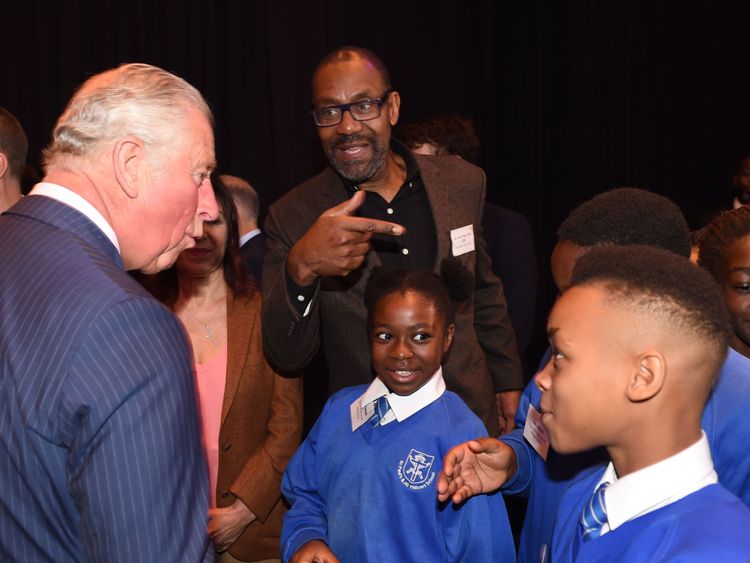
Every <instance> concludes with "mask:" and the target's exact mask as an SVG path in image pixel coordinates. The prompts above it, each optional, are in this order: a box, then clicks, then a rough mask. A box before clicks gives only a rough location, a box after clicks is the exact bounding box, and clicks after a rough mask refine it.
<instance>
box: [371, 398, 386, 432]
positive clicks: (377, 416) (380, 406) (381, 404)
mask: <svg viewBox="0 0 750 563" xmlns="http://www.w3.org/2000/svg"><path fill="white" fill-rule="evenodd" d="M374 404H375V412H374V413H373V415H372V416H371V417H370V424H372V426H373V428H374V427H376V426H379V425H380V423H381V422H382V421H383V417H384V416H385V415H386V414H387V413H388V411H389V410H391V406H390V405H389V404H388V399H386V398H385V395H383V396H382V397H379V398H378V399H377V400H376V401H374Z"/></svg>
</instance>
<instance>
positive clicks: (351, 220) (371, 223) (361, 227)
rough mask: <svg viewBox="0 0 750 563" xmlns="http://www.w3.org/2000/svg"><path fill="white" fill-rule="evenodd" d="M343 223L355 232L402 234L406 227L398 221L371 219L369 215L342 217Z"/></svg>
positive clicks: (344, 226)
mask: <svg viewBox="0 0 750 563" xmlns="http://www.w3.org/2000/svg"><path fill="white" fill-rule="evenodd" d="M341 225H342V226H343V228H344V229H346V230H348V231H352V232H355V233H378V234H381V235H392V236H400V235H403V234H404V233H405V232H406V228H405V227H404V226H403V225H399V224H398V223H391V222H390V221H381V220H380V219H370V218H369V217H342V218H341Z"/></svg>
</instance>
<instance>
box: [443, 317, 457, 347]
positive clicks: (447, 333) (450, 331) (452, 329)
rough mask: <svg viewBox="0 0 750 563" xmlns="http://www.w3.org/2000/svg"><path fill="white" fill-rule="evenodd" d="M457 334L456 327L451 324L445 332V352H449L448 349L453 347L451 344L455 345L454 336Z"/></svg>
mask: <svg viewBox="0 0 750 563" xmlns="http://www.w3.org/2000/svg"><path fill="white" fill-rule="evenodd" d="M455 333H456V325H454V324H452V323H451V324H449V325H448V329H447V330H446V331H445V346H444V348H445V352H447V351H448V348H450V347H451V344H452V343H453V335H454V334H455Z"/></svg>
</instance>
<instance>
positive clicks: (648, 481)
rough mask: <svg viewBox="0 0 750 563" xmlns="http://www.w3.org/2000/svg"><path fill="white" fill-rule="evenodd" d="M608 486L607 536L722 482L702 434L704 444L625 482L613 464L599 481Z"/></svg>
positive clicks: (641, 470)
mask: <svg viewBox="0 0 750 563" xmlns="http://www.w3.org/2000/svg"><path fill="white" fill-rule="evenodd" d="M604 482H609V483H612V484H611V485H610V486H609V487H607V489H606V490H605V491H604V504H605V506H606V507H607V525H605V526H604V529H603V530H602V533H603V534H604V533H606V532H608V531H611V530H615V529H617V528H618V527H619V526H621V525H623V524H624V523H625V522H628V521H630V520H633V519H635V518H638V517H639V516H643V515H644V514H648V513H649V512H652V511H654V510H657V509H659V508H662V507H664V506H667V505H668V504H672V503H673V502H677V501H678V500H680V499H681V498H684V497H686V496H688V495H689V494H691V493H694V492H696V491H698V490H700V489H702V488H703V487H707V486H708V485H712V484H714V483H717V482H718V478H717V475H716V471H714V464H713V460H712V459H711V450H710V448H709V446H708V439H707V438H706V434H705V432H703V431H701V438H700V440H698V441H697V442H695V443H694V444H693V445H692V446H690V447H688V448H686V449H684V450H682V451H681V452H679V453H677V454H675V455H673V456H672V457H668V458H667V459H664V460H662V461H660V462H658V463H655V464H654V465H649V466H648V467H644V468H643V469H640V470H638V471H635V472H634V473H630V474H629V475H626V476H625V477H623V478H621V479H618V478H617V475H616V473H615V468H614V465H613V464H612V462H610V463H609V465H608V466H607V469H606V470H605V471H604V475H603V476H602V478H601V479H600V480H599V483H604ZM598 486H599V484H597V487H598Z"/></svg>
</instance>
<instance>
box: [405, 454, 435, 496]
mask: <svg viewBox="0 0 750 563" xmlns="http://www.w3.org/2000/svg"><path fill="white" fill-rule="evenodd" d="M434 461H435V456H434V455H429V454H426V453H424V452H420V451H419V450H415V449H414V448H412V449H411V451H410V452H409V455H408V456H407V458H406V459H402V460H400V461H399V462H398V468H397V470H396V472H397V473H398V478H399V481H401V484H402V485H403V486H404V487H407V488H409V489H412V490H413V491H419V490H422V489H425V488H427V487H429V486H430V485H431V484H432V482H433V481H434V479H435V472H434V471H431V469H432V463H433V462H434Z"/></svg>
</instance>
